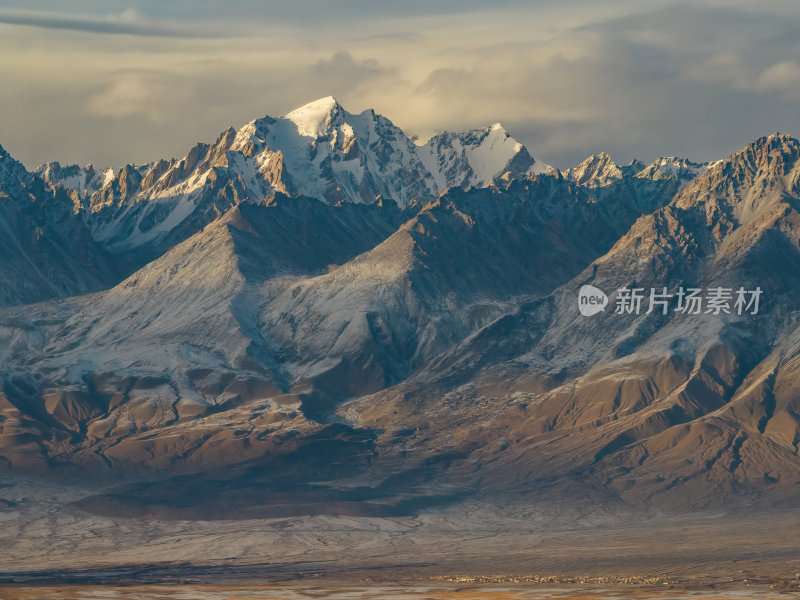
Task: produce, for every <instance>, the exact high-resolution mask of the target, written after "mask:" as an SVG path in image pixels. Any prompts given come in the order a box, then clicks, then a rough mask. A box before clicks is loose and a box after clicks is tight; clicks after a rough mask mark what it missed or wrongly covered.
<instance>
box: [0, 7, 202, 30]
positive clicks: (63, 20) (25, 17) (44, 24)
mask: <svg viewBox="0 0 800 600" xmlns="http://www.w3.org/2000/svg"><path fill="white" fill-rule="evenodd" d="M0 23H4V24H6V25H21V26H26V27H38V28H42V29H61V30H65V31H77V32H81V33H94V34H106V35H136V36H166V37H192V34H191V33H190V32H187V31H181V30H179V29H176V28H169V27H164V26H161V25H156V24H153V23H146V22H144V23H139V22H133V21H126V20H124V19H119V18H103V17H77V16H71V15H64V14H58V13H50V12H38V11H37V12H32V11H16V10H3V9H0Z"/></svg>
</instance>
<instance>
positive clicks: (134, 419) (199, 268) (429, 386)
mask: <svg viewBox="0 0 800 600" xmlns="http://www.w3.org/2000/svg"><path fill="white" fill-rule="evenodd" d="M2 156H3V157H5V158H2V157H0V186H2V187H0V190H2V193H0V202H2V203H4V204H3V207H4V208H3V211H2V215H0V216H1V217H2V219H4V221H3V222H4V223H5V222H8V223H10V225H9V227H8V228H9V231H14V235H15V236H16V237H13V238H8V239H10V240H13V244H14V248H15V249H19V250H18V251H17V252H12V250H11V249H10V247H9V250H8V252H7V254H8V256H9V261H8V262H6V263H4V265H2V269H5V270H2V269H0V274H2V275H3V277H4V278H5V279H7V280H8V281H9V284H8V285H7V286H6V288H7V290H9V291H8V292H7V294H6V296H4V297H3V298H4V304H5V305H6V307H5V308H3V309H2V310H0V339H2V342H3V343H2V345H1V346H0V385H1V386H2V388H1V391H0V464H1V465H2V466H3V467H4V468H6V469H9V470H11V471H13V472H21V473H41V472H58V471H60V470H66V471H70V470H71V469H73V468H79V469H81V472H82V473H86V474H91V476H92V477H98V478H102V477H115V478H118V479H120V480H121V481H122V482H123V483H124V484H125V487H124V488H121V489H120V490H119V492H118V493H117V492H115V493H112V494H111V495H110V496H107V497H96V498H93V499H91V500H90V501H87V503H86V504H85V506H84V508H86V509H87V510H93V511H97V512H107V511H122V512H126V511H127V512H129V513H130V514H136V513H137V512H138V511H149V510H154V511H156V513H158V514H162V513H163V514H167V513H169V514H172V513H170V511H171V510H173V509H175V507H176V506H177V505H180V506H181V507H182V508H183V509H186V510H190V512H192V511H193V512H192V514H196V515H198V516H202V517H203V518H210V517H213V516H217V515H224V514H225V506H233V505H236V506H237V507H238V508H237V510H241V511H244V513H246V514H254V515H261V516H269V515H283V514H300V513H303V512H304V511H306V512H310V513H313V514H318V513H320V512H330V511H331V510H333V511H334V512H336V511H339V512H341V513H342V514H366V515H375V516H380V515H400V514H406V513H407V512H409V511H414V510H417V509H419V508H422V507H425V506H433V505H436V504H438V503H441V502H453V501H458V500H459V499H461V498H464V497H466V495H470V496H475V495H477V496H478V497H482V498H494V499H498V498H501V497H502V498H504V501H505V502H509V501H510V500H509V498H517V499H518V501H520V502H525V500H524V499H525V498H526V497H528V496H527V495H528V494H532V493H535V494H538V495H541V494H544V495H546V496H549V497H551V498H569V495H570V494H575V493H579V494H582V495H587V494H588V495H589V496H590V497H595V496H596V497H597V498H602V499H603V501H604V502H613V501H617V502H622V503H630V504H634V505H645V506H655V507H657V508H660V509H664V510H682V509H696V508H703V507H708V506H719V505H728V504H731V505H735V504H741V503H750V502H756V501H758V502H763V503H766V504H776V503H790V502H791V501H792V498H793V494H794V491H795V490H796V486H797V484H798V482H800V457H798V443H800V428H799V426H800V416H798V415H800V406H798V405H797V400H796V397H797V395H796V393H795V388H796V384H795V382H796V381H797V380H798V379H797V377H798V374H797V373H796V370H797V369H798V365H800V357H798V353H800V330H799V329H798V323H797V314H796V311H797V308H796V307H797V301H796V293H797V291H798V290H800V275H798V273H800V268H799V267H800V251H799V250H798V242H799V240H800V233H798V231H800V230H798V226H799V225H800V222H799V221H798V219H800V213H798V208H800V183H799V181H800V179H799V178H800V162H798V159H800V143H798V142H797V141H796V140H794V139H792V138H790V137H786V136H781V135H777V134H776V135H773V136H770V137H769V138H762V139H759V140H757V141H755V142H754V143H752V144H750V145H749V146H747V147H745V148H744V149H743V150H741V151H740V152H738V153H736V154H735V155H733V156H731V157H730V158H727V159H725V160H721V161H718V162H716V163H711V164H707V165H699V164H695V163H691V162H690V161H687V160H685V159H678V158H674V157H672V158H664V159H659V160H658V161H656V162H655V163H653V164H651V165H647V166H646V165H644V164H642V163H639V162H637V161H634V162H633V163H631V164H630V165H626V166H618V165H616V164H614V162H613V161H612V160H611V158H610V157H609V156H607V155H605V154H601V155H596V156H592V157H589V158H588V159H587V160H586V161H584V162H583V163H581V165H578V166H577V167H575V168H573V169H570V170H568V171H566V172H564V173H560V172H558V171H557V170H555V169H547V168H546V167H543V166H542V165H541V164H540V163H538V162H537V161H536V160H534V159H533V157H532V156H531V155H530V154H529V153H528V151H527V150H526V149H525V148H524V147H522V146H521V145H519V144H518V143H517V142H515V141H514V140H513V138H510V136H508V134H507V133H506V132H505V131H504V130H503V129H502V127H500V126H499V125H493V126H491V127H488V128H486V129H482V130H475V131H471V132H466V133H463V134H453V133H446V134H442V135H441V136H437V137H436V138H434V139H432V140H431V141H429V142H428V143H427V144H426V145H424V146H416V145H415V144H413V143H412V142H411V141H410V140H408V139H407V138H406V137H405V136H404V134H403V133H402V132H401V131H400V130H399V129H397V128H396V127H394V125H392V124H391V123H390V122H389V121H388V120H386V119H385V118H383V117H380V116H377V115H375V114H374V113H372V112H371V111H367V112H365V113H362V114H361V115H351V114H350V113H347V112H346V111H345V110H344V109H343V108H342V107H340V106H339V105H338V104H337V103H336V102H335V101H334V100H332V99H323V100H321V101H318V102H315V103H312V104H310V105H307V106H305V107H302V108H301V109H298V110H297V111H293V112H292V113H290V114H289V115H287V116H286V117H283V118H280V119H273V118H271V117H265V118H264V119H259V120H256V121H253V122H251V123H249V124H247V125H245V126H244V127H243V128H242V129H240V130H239V131H238V132H237V131H235V130H230V131H229V132H225V133H223V134H222V135H221V136H220V138H219V139H218V140H217V141H216V142H215V143H214V144H209V145H204V144H201V145H198V146H197V147H196V148H195V149H193V150H192V151H191V152H190V153H189V154H188V155H187V156H186V157H185V158H184V159H182V160H180V161H174V160H173V161H158V162H157V163H153V164H151V165H147V166H145V167H132V166H129V167H126V168H124V169H122V170H120V171H119V172H117V173H114V172H111V171H101V172H99V173H98V172H96V171H95V170H94V168H86V169H80V168H78V167H74V166H73V167H61V166H60V165H58V164H57V163H52V164H50V165H46V166H44V167H41V168H40V169H39V170H38V171H37V172H36V173H29V172H27V171H26V170H25V169H24V168H23V167H22V166H21V165H19V163H16V162H15V161H13V159H11V158H10V157H8V156H7V155H5V154H3V155H2ZM453 186H459V187H453ZM23 217H24V218H23ZM15 224H16V225H15ZM37 232H38V233H37ZM37 236H38V237H37ZM9 243H11V242H9ZM4 252H6V251H5V250H4ZM42 256H47V257H48V260H47V261H43V260H42V259H41V257H42ZM120 256H124V257H125V260H126V261H127V262H124V261H122V262H116V258H118V257H120ZM20 261H24V262H20ZM37 261H38V262H37ZM44 264H47V268H48V269H49V271H43V267H42V266H41V265H44ZM21 265H22V266H21ZM31 265H32V266H31ZM126 265H128V266H127V267H126ZM34 267H35V270H33V269H34ZM112 267H113V268H112ZM137 267H138V268H137ZM23 268H29V269H31V271H30V272H31V273H33V276H31V277H29V278H27V279H26V281H25V282H24V284H23V283H19V284H17V285H14V284H13V283H12V282H13V281H14V279H15V278H18V279H19V278H20V277H19V273H20V272H21V270H22V269H23ZM126 269H127V273H126ZM134 269H135V270H134ZM130 271H133V272H132V273H130ZM125 274H128V276H127V277H125V278H123V277H124V275H125ZM584 285H592V286H594V287H596V288H598V289H599V290H603V291H605V293H606V294H608V296H609V303H608V306H607V307H606V309H605V311H601V312H599V313H598V314H595V315H593V316H582V315H581V313H580V312H579V310H578V290H579V289H580V288H581V287H582V286H584ZM690 288H698V289H701V290H706V292H707V291H708V290H711V289H714V288H723V289H725V290H730V291H729V293H730V294H731V298H730V300H729V302H728V305H727V307H728V310H727V312H725V311H724V310H723V311H715V310H709V308H710V307H711V305H704V306H703V307H702V310H700V311H698V312H695V311H686V310H682V307H681V306H680V305H679V301H682V299H683V296H680V292H679V291H680V290H681V289H683V290H688V289H690ZM740 288H741V289H742V290H743V291H752V290H756V289H760V291H761V296H760V297H759V308H758V311H757V312H756V314H753V313H754V312H755V310H754V306H753V305H750V306H749V311H748V310H745V311H737V308H736V305H735V304H734V302H735V300H736V293H737V290H739V289H740ZM623 289H629V290H630V289H640V290H641V291H642V294H643V300H642V309H641V310H640V311H638V313H637V312H634V311H622V312H620V311H617V310H615V309H616V308H617V306H618V305H620V303H621V302H622V298H623V294H622V293H621V292H619V290H623ZM651 289H653V290H656V291H658V292H661V293H665V294H666V296H665V298H666V301H665V304H663V305H660V304H659V305H654V306H655V310H652V311H649V312H648V310H647V309H648V303H649V300H650V290H651ZM85 292H93V293H91V294H88V295H87V294H85ZM80 294H84V295H80ZM48 298H53V300H50V301H48V302H40V303H38V304H30V302H32V301H38V300H45V299H48ZM740 308H741V307H740ZM662 309H663V310H662ZM739 313H742V314H739ZM154 478H156V479H161V480H163V481H162V483H161V484H160V486H159V487H157V488H153V487H152V486H150V485H149V484H143V483H141V481H143V480H144V481H151V480H152V479H154ZM186 489H193V490H196V493H194V494H192V495H193V496H194V500H192V499H187V498H186V497H185V494H184V495H183V496H181V494H182V492H181V490H186ZM231 490H236V491H237V493H233V492H232V491H231ZM232 494H233V495H232ZM234 497H235V499H234ZM537 497H539V496H537ZM326 498H327V499H328V500H327V501H326V500H325V499H326ZM187 502H188V504H186V503H187ZM326 502H328V504H327V505H326ZM181 503H183V504H181ZM200 505H202V506H200ZM326 506H327V508H325V507H326ZM148 507H149V508H148ZM154 507H156V508H154ZM170 507H171V508H170ZM270 507H271V508H270ZM332 507H333V508H332ZM337 507H338V508H337ZM164 511H166V512H164ZM287 511H288V512H287Z"/></svg>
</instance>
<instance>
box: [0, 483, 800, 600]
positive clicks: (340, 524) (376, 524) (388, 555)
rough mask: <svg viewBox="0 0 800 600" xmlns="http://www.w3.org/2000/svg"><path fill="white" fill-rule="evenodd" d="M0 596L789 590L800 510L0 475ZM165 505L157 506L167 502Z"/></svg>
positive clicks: (799, 543) (739, 593) (7, 599)
mask: <svg viewBox="0 0 800 600" xmlns="http://www.w3.org/2000/svg"><path fill="white" fill-rule="evenodd" d="M0 484H2V488H0V492H2V494H0V496H2V497H3V498H4V499H5V503H4V505H3V506H2V510H0V548H1V549H2V551H1V552H0V599H2V600H23V599H24V600H33V599H47V600H58V599H61V598H64V599H84V598H86V599H89V598H91V599H108V600H112V599H117V598H119V599H137V600H151V599H153V600H154V599H157V598H158V599H160V598H178V599H181V598H185V599H198V600H205V599H208V600H212V599H213V600H217V599H233V598H240V599H243V598H258V599H262V598H263V599H266V598H276V599H278V598H280V599H289V600H293V599H299V598H334V599H338V598H341V599H344V598H355V599H359V598H363V599H373V598H375V599H377V598H388V599H395V598H396V599H401V598H408V599H416V598H459V599H461V598H463V599H467V598H493V599H506V598H508V599H511V598H519V599H525V598H563V599H569V598H709V599H711V598H714V599H723V598H748V597H765V598H769V597H787V596H786V595H787V594H788V595H797V594H800V510H796V509H793V508H782V509H774V510H769V511H765V510H755V509H754V508H748V507H744V508H742V507H739V508H737V509H736V510H733V509H730V510H721V509H720V510H716V511H714V512H704V513H695V514H692V515H681V516H676V515H672V516H669V515H664V514H649V515H642V514H639V515H631V514H625V513H613V512H610V511H608V510H607V509H605V508H602V509H601V508H598V506H596V505H595V504H593V503H592V502H591V501H588V500H587V501H585V502H583V503H582V502H580V501H578V500H577V499H575V500H574V501H573V502H570V503H546V502H536V501H532V502H531V503H530V504H528V505H526V506H525V507H524V508H520V505H519V504H518V505H516V506H515V507H505V508H504V507H498V506H493V505H489V504H486V503H480V502H473V501H467V502H462V503H459V504H456V505H453V506H450V507H448V508H443V509H437V510H429V511H423V512H421V513H419V514H416V515H413V516H407V517H391V518H387V517H382V518H378V517H361V516H336V515H316V516H299V517H289V518H269V519H236V518H235V515H234V518H219V519H213V520H189V519H187V520H180V519H175V518H172V517H171V518H168V519H167V518H163V517H160V516H159V514H158V513H157V512H155V513H145V514H143V515H141V516H137V517H115V516H109V515H97V514H91V513H88V512H85V511H84V510H82V509H81V508H79V507H78V505H77V504H76V503H77V502H78V501H79V500H80V499H81V498H82V497H84V496H85V495H86V494H87V493H92V492H93V490H88V491H87V490H85V489H83V490H75V489H73V488H71V487H69V486H56V485H53V484H49V483H42V482H38V483H37V482H33V481H25V482H20V481H15V480H10V479H9V480H5V481H3V482H0ZM170 514H172V513H170Z"/></svg>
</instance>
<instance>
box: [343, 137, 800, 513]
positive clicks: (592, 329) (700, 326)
mask: <svg viewBox="0 0 800 600" xmlns="http://www.w3.org/2000/svg"><path fill="white" fill-rule="evenodd" d="M798 174H800V143H798V142H797V140H794V139H792V138H789V137H786V136H777V135H776V136H771V137H769V138H762V139H760V140H757V141H756V142H754V143H753V144H751V145H749V146H747V147H746V148H744V149H743V150H742V151H740V152H739V153H737V154H736V155H734V156H732V157H731V158H729V159H726V160H724V161H720V162H719V163H718V164H716V165H714V166H712V168H710V169H709V170H708V172H707V173H706V174H704V175H702V176H700V177H699V178H697V179H696V180H695V181H694V182H693V183H691V184H690V185H689V186H688V187H686V188H685V189H684V190H683V192H682V193H681V194H680V195H678V196H677V197H676V198H675V199H674V200H673V201H672V202H671V203H670V204H669V205H668V206H666V207H664V208H663V209H660V210H658V211H656V212H655V213H653V214H652V215H645V216H643V217H641V218H640V219H639V220H638V221H637V222H636V223H635V224H634V225H633V227H632V228H631V230H630V231H629V232H628V233H627V234H626V235H624V236H623V237H622V238H621V239H620V240H619V241H618V242H617V243H616V244H615V245H614V247H613V248H612V249H611V250H610V251H609V252H608V254H606V255H605V256H603V257H601V258H599V259H598V260H596V261H595V262H594V263H593V264H592V265H591V266H590V267H588V268H587V269H586V270H585V271H584V272H583V273H581V274H580V275H579V276H578V277H576V278H575V279H573V280H572V281H571V282H570V283H568V284H566V285H564V286H563V287H561V288H559V289H558V290H557V291H556V292H555V293H554V294H552V295H551V296H548V297H546V298H542V299H538V300H534V301H530V302H526V303H523V304H521V305H520V307H519V308H518V309H517V310H515V311H513V312H510V313H509V314H507V315H505V316H503V317H500V318H498V319H497V320H496V321H494V322H493V323H491V324H489V325H487V326H486V327H484V328H483V329H481V330H480V331H478V332H476V333H475V334H473V335H472V336H470V337H469V338H467V339H465V340H464V341H463V342H462V343H461V344H459V345H458V346H457V347H455V348H453V349H451V350H448V351H447V352H445V353H443V354H442V355H440V356H439V357H437V358H436V359H435V360H434V361H433V362H432V363H431V364H430V365H429V366H428V367H427V368H425V369H423V370H421V371H420V372H418V373H417V374H415V375H414V376H413V377H411V378H410V379H408V380H407V381H406V382H404V383H402V384H400V385H398V386H396V387H394V388H389V389H387V390H385V391H382V392H379V393H378V394H375V395H373V396H370V397H366V398H364V399H361V400H359V401H358V402H357V403H353V404H351V405H349V406H347V407H346V408H345V409H344V410H345V414H346V415H348V418H351V419H357V420H358V422H359V423H361V424H362V426H367V427H375V428H379V429H384V428H385V429H386V430H387V431H390V430H394V429H395V427H403V428H405V429H407V430H409V429H410V430H415V431H416V434H415V435H414V436H413V438H410V439H405V440H401V441H400V442H397V441H395V442H393V444H392V446H394V447H395V448H396V451H398V452H402V453H404V454H406V455H409V454H410V455H416V454H419V455H420V456H424V451H423V448H425V447H426V446H428V445H430V444H431V443H433V440H434V439H436V440H439V444H441V442H442V440H446V448H447V449H448V450H447V451H449V452H451V453H455V454H456V455H459V456H463V458H464V459H465V461H464V463H463V468H467V467H469V469H472V468H474V466H473V465H475V464H480V465H483V467H482V468H481V470H480V472H479V473H476V474H474V475H473V476H475V477H480V478H481V479H482V480H483V481H484V485H487V486H489V487H490V488H498V489H508V488H509V487H513V488H515V489H520V490H522V489H525V488H526V487H527V486H530V485H531V484H532V483H533V482H535V481H552V480H553V478H560V479H561V480H562V481H570V480H573V479H576V478H577V479H580V480H583V481H590V482H593V484H594V485H595V486H596V487H597V489H606V490H610V491H612V492H614V493H615V494H619V495H620V496H621V497H622V498H623V499H625V500H627V501H629V502H633V503H637V504H638V503H645V504H648V503H649V504H654V505H656V506H659V507H661V508H663V509H665V510H681V509H686V508H702V507H706V506H712V505H720V504H727V503H731V504H736V503H742V502H753V501H756V500H757V499H758V498H760V497H765V498H770V501H772V502H791V499H792V498H793V495H794V490H795V488H796V485H797V483H798V482H800V457H798V445H797V444H798V440H800V419H798V417H797V414H798V413H797V404H796V402H797V401H796V397H795V393H794V390H795V389H796V388H795V385H794V384H793V381H794V377H795V375H796V373H795V371H796V365H797V364H798V361H797V352H798V345H797V340H798V315H797V309H796V302H795V301H794V296H795V293H794V292H793V290H796V289H798V286H800V277H799V276H798V275H797V273H798V272H800V270H798V267H800V252H798V236H799V234H798V225H800V221H799V219H800V213H798V207H800V205H799V204H798V198H800V187H798ZM587 283H590V284H591V285H593V286H596V287H597V288H599V289H601V290H605V291H606V292H607V293H609V295H610V296H611V298H610V304H609V307H608V308H607V309H606V311H605V312H601V313H600V314H598V315H595V316H592V317H583V316H581V315H580V313H579V312H578V309H577V295H578V289H579V288H580V287H581V286H582V285H585V284H587ZM665 286H666V287H667V288H668V290H669V291H670V292H671V293H673V294H675V293H676V292H677V290H678V288H680V287H681V286H684V287H687V288H688V287H699V288H703V289H709V288H713V287H716V286H724V287H727V288H731V289H732V290H736V289H738V288H739V287H743V288H744V289H745V290H755V289H756V288H758V287H760V288H761V289H762V290H763V294H764V297H763V298H761V305H760V308H759V312H758V314H756V315H752V314H743V315H738V314H736V312H737V311H736V310H735V309H733V302H734V300H733V298H735V296H733V298H732V299H731V304H730V306H731V308H732V309H733V310H732V313H733V314H726V313H724V312H723V313H721V314H714V312H713V311H712V312H710V313H706V312H705V311H706V310H707V308H705V307H704V308H703V312H701V313H700V314H683V313H681V312H676V311H675V307H676V302H677V298H674V297H673V298H672V304H670V307H669V313H668V314H667V315H662V314H660V307H658V309H657V310H656V311H654V312H653V313H651V314H644V313H645V312H646V310H647V300H646V301H645V303H644V304H643V307H644V308H643V310H642V314H639V315H636V314H630V315H629V314H615V312H614V307H615V304H616V301H617V298H618V294H616V295H614V294H612V292H613V290H617V289H620V288H625V287H628V288H633V287H638V288H643V289H644V290H646V291H647V293H649V290H650V289H651V288H655V289H657V290H658V291H659V292H660V291H661V289H662V287H665ZM423 414H424V415H425V417H424V421H423V420H422V419H420V418H419V417H417V416H415V415H423ZM401 424H402V425H401ZM455 469H456V470H457V471H458V470H460V467H455Z"/></svg>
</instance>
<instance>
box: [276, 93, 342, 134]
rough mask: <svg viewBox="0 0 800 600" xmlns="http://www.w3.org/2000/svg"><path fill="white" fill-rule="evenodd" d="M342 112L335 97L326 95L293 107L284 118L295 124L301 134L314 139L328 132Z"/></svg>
mask: <svg viewBox="0 0 800 600" xmlns="http://www.w3.org/2000/svg"><path fill="white" fill-rule="evenodd" d="M343 112H344V109H343V108H342V106H341V105H340V104H339V102H337V100H336V98H334V97H333V96H326V97H325V98H320V99H319V100H315V101H313V102H309V103H308V104H305V105H304V106H301V107H300V108H296V109H294V110H293V111H292V112H290V113H289V114H287V115H286V117H285V118H286V119H289V120H290V121H292V123H294V124H295V125H297V132H298V133H299V134H300V135H301V136H304V137H311V138H314V139H316V138H318V137H321V136H323V135H325V134H326V133H328V131H329V130H330V128H331V126H332V125H333V124H334V121H335V119H336V117H337V116H340V115H341V114H342V113H343Z"/></svg>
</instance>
